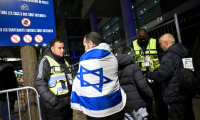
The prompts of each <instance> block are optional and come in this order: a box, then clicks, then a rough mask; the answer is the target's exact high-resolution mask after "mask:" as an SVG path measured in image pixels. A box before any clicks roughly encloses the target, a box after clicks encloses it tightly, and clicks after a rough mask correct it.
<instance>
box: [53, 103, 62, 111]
mask: <svg viewBox="0 0 200 120" xmlns="http://www.w3.org/2000/svg"><path fill="white" fill-rule="evenodd" d="M62 107H63V103H62V102H58V104H57V106H56V107H54V109H55V110H60V109H61V108H62Z"/></svg>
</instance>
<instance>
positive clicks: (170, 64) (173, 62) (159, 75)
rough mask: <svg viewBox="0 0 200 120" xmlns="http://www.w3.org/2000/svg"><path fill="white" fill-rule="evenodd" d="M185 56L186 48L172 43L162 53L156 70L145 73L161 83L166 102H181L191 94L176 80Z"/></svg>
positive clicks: (186, 54)
mask: <svg viewBox="0 0 200 120" xmlns="http://www.w3.org/2000/svg"><path fill="white" fill-rule="evenodd" d="M187 57H188V53H187V50H186V49H185V48H184V47H183V46H182V45H181V44H179V43H177V44H173V45H172V46H170V47H169V48H168V49H167V50H166V51H165V52H164V53H163V54H162V56H161V61H160V66H159V67H158V70H157V71H154V72H147V74H146V77H147V78H150V79H153V80H154V81H155V82H158V83H162V95H163V100H164V101H165V103H167V104H171V103H179V102H183V101H185V100H187V99H191V97H192V95H193V94H191V93H189V92H188V91H187V90H186V89H185V88H184V87H182V86H180V85H179V80H178V74H179V72H180V70H181V69H182V68H183V62H182V58H187Z"/></svg>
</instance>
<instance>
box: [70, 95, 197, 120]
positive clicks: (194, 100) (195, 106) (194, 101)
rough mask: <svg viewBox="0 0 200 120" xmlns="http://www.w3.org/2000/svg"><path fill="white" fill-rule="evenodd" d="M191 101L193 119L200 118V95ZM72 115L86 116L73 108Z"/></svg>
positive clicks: (83, 119) (80, 119)
mask: <svg viewBox="0 0 200 120" xmlns="http://www.w3.org/2000/svg"><path fill="white" fill-rule="evenodd" d="M192 102H193V110H194V114H195V119H196V120H200V97H199V98H193V100H192ZM73 115H74V118H73V120H87V119H86V116H85V115H84V114H83V113H82V112H80V111H77V110H74V113H73Z"/></svg>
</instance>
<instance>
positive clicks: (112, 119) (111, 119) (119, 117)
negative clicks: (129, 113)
mask: <svg viewBox="0 0 200 120" xmlns="http://www.w3.org/2000/svg"><path fill="white" fill-rule="evenodd" d="M86 116H87V120H124V116H125V110H124V109H123V110H122V111H120V112H118V113H115V114H113V115H109V116H107V117H101V118H95V117H91V116H88V115H86Z"/></svg>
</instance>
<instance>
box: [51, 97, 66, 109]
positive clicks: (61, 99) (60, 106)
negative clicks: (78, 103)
mask: <svg viewBox="0 0 200 120" xmlns="http://www.w3.org/2000/svg"><path fill="white" fill-rule="evenodd" d="M69 104H70V97H67V98H60V100H59V102H58V104H57V106H56V107H55V108H54V109H55V110H60V109H62V108H63V107H64V106H66V105H69Z"/></svg>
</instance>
